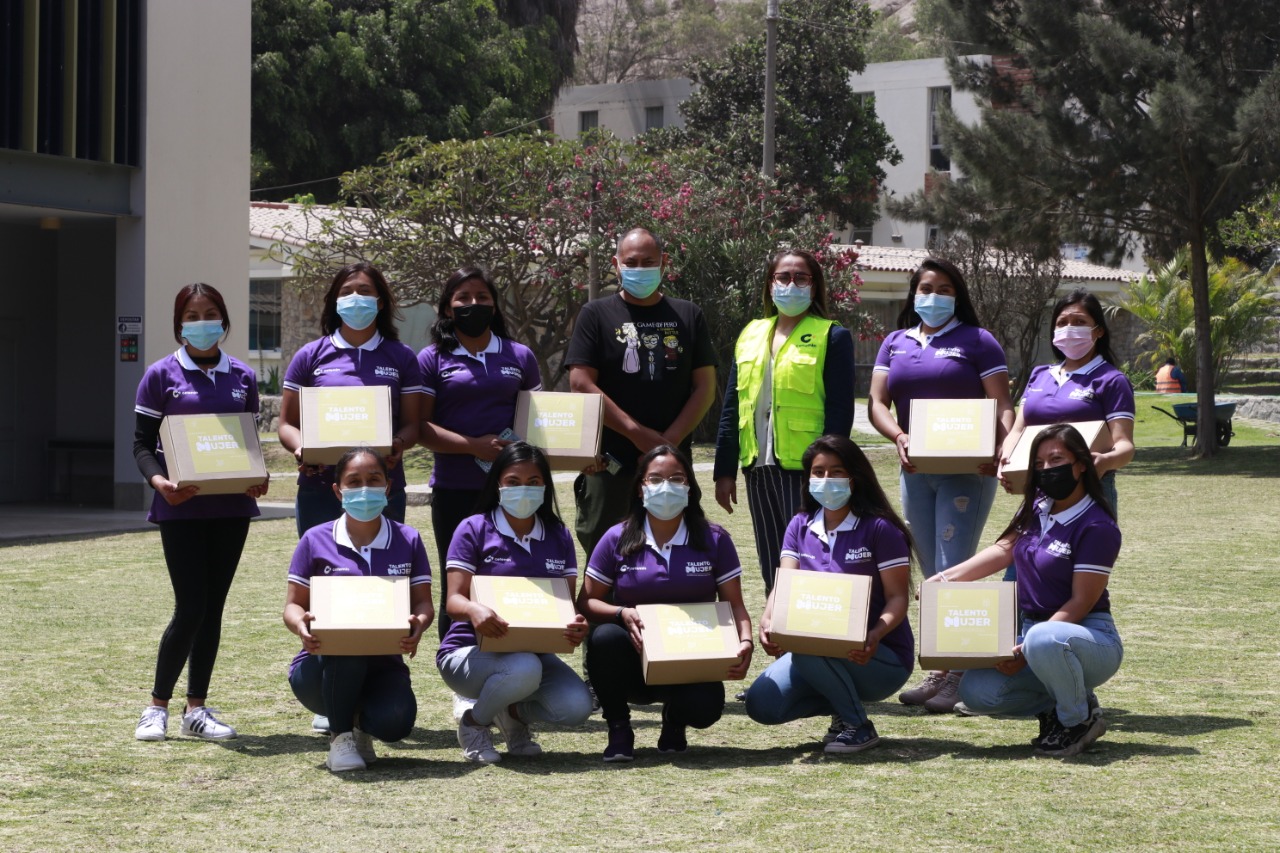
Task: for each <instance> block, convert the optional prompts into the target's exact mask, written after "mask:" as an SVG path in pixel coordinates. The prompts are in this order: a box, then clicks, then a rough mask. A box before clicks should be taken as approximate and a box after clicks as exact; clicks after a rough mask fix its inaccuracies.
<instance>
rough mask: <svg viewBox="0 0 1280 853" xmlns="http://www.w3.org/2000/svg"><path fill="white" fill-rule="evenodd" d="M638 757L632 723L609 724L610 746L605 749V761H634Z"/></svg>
mask: <svg viewBox="0 0 1280 853" xmlns="http://www.w3.org/2000/svg"><path fill="white" fill-rule="evenodd" d="M635 757H636V733H635V732H634V731H632V729H631V723H630V721H628V722H624V723H610V724H609V744H608V746H606V747H605V748H604V760H605V761H609V762H618V761H633V760H635Z"/></svg>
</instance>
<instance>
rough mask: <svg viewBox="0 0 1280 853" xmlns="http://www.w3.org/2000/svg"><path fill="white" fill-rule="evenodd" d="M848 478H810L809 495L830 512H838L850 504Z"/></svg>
mask: <svg viewBox="0 0 1280 853" xmlns="http://www.w3.org/2000/svg"><path fill="white" fill-rule="evenodd" d="M849 493H850V489H849V478H848V477H822V478H818V477H810V478H809V494H811V495H813V499H814V500H815V501H817V502H818V503H820V504H822V506H823V507H824V508H826V509H829V510H837V509H840V508H841V507H844V506H846V505H848V503H849Z"/></svg>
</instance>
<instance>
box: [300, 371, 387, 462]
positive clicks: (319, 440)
mask: <svg viewBox="0 0 1280 853" xmlns="http://www.w3.org/2000/svg"><path fill="white" fill-rule="evenodd" d="M298 396H299V398H300V405H301V407H302V419H301V422H302V461H303V462H304V463H306V464H307V465H332V464H334V463H335V462H337V461H338V460H339V459H341V458H342V454H344V453H346V452H347V451H348V450H350V449H351V448H353V447H370V448H372V449H374V450H376V451H378V452H379V453H382V454H387V453H390V452H391V436H392V435H394V434H395V426H394V425H393V424H392V423H391V388H389V387H388V386H386V385H341V386H335V387H321V388H302V389H301V390H300V392H299V395H298Z"/></svg>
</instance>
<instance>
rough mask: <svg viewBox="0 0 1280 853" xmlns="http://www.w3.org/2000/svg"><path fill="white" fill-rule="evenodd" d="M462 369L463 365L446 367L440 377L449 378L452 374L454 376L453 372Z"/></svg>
mask: <svg viewBox="0 0 1280 853" xmlns="http://www.w3.org/2000/svg"><path fill="white" fill-rule="evenodd" d="M460 370H462V368H461V367H446V368H444V369H443V370H441V371H440V378H441V379H448V378H449V377H450V376H452V375H453V374H455V373H457V372H458V371H460Z"/></svg>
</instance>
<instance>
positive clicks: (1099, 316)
mask: <svg viewBox="0 0 1280 853" xmlns="http://www.w3.org/2000/svg"><path fill="white" fill-rule="evenodd" d="M1069 305H1083V306H1084V310H1085V311H1088V312H1089V317H1090V318H1091V319H1092V320H1093V323H1094V325H1095V326H1101V327H1102V337H1100V338H1098V339H1097V340H1096V341H1094V342H1093V345H1094V346H1096V347H1097V348H1098V355H1100V356H1102V358H1103V359H1104V360H1105V361H1106V362H1108V363H1109V364H1115V363H1116V357H1115V356H1114V355H1112V354H1111V330H1110V329H1108V328H1107V315H1106V312H1104V311H1103V310H1102V303H1101V302H1099V301H1098V297H1096V296H1094V295H1093V294H1092V293H1090V292H1089V291H1087V290H1085V289H1084V288H1083V287H1078V288H1076V289H1075V290H1073V291H1071V292H1070V293H1068V294H1067V295H1066V296H1064V297H1062V298H1061V299H1059V300H1058V301H1057V302H1056V303H1054V306H1053V319H1051V320H1050V321H1049V347H1050V348H1051V349H1052V350H1053V354H1054V355H1056V356H1057V357H1058V358H1060V359H1063V360H1064V361H1065V360H1066V358H1067V357H1066V356H1065V355H1064V354H1063V352H1062V350H1060V349H1058V348H1057V347H1055V346H1054V345H1053V333H1054V330H1055V329H1057V328H1058V315H1059V314H1061V313H1062V312H1063V310H1065V309H1066V308H1067V306H1069Z"/></svg>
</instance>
